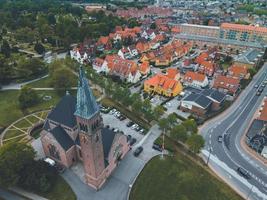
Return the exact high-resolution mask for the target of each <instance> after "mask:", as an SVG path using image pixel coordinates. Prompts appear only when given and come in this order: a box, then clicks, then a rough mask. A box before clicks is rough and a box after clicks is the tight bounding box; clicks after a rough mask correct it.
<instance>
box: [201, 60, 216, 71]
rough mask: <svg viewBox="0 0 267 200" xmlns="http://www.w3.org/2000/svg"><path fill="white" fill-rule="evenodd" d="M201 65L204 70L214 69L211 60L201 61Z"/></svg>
mask: <svg viewBox="0 0 267 200" xmlns="http://www.w3.org/2000/svg"><path fill="white" fill-rule="evenodd" d="M201 65H202V66H203V67H204V68H205V69H206V70H211V71H213V70H214V63H213V62H211V61H203V62H202V63H201Z"/></svg>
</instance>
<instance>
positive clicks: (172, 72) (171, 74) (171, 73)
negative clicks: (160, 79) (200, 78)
mask: <svg viewBox="0 0 267 200" xmlns="http://www.w3.org/2000/svg"><path fill="white" fill-rule="evenodd" d="M177 74H179V70H178V69H176V68H168V69H167V74H166V76H167V77H169V78H171V79H175V77H176V76H177Z"/></svg>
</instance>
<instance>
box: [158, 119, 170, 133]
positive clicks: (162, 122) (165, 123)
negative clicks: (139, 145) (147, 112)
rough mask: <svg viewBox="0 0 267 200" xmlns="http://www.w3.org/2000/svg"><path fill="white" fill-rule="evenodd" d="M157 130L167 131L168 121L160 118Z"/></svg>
mask: <svg viewBox="0 0 267 200" xmlns="http://www.w3.org/2000/svg"><path fill="white" fill-rule="evenodd" d="M158 124H159V128H160V129H161V130H162V131H164V130H165V131H166V130H167V129H169V122H168V119H167V118H162V119H160V120H159V123H158Z"/></svg>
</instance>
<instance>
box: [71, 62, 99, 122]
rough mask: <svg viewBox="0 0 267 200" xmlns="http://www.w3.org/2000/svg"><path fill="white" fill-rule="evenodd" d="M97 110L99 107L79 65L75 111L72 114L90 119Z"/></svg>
mask: <svg viewBox="0 0 267 200" xmlns="http://www.w3.org/2000/svg"><path fill="white" fill-rule="evenodd" d="M97 112H99V107H98V105H97V103H96V99H95V97H94V95H93V92H92V90H91V88H90V87H89V83H88V80H87V78H86V77H85V73H84V69H83V67H82V66H81V67H80V71H79V83H78V91H77V104H76V111H75V113H74V114H75V115H76V116H78V117H81V118H85V119H90V118H91V117H93V116H94V115H95V114H96V113H97Z"/></svg>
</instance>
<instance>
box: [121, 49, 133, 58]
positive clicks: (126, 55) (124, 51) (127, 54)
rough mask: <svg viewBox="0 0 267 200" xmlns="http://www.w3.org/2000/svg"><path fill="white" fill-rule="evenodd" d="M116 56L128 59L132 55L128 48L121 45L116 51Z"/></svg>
mask: <svg viewBox="0 0 267 200" xmlns="http://www.w3.org/2000/svg"><path fill="white" fill-rule="evenodd" d="M118 56H120V57H121V58H122V59H130V58H132V55H131V54H130V51H129V49H128V48H125V47H122V48H121V49H120V50H119V51H118Z"/></svg>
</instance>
